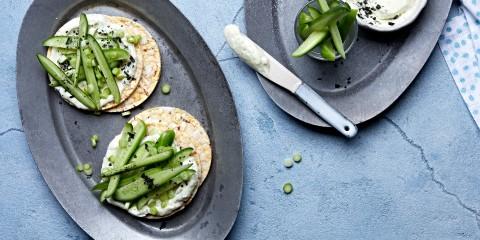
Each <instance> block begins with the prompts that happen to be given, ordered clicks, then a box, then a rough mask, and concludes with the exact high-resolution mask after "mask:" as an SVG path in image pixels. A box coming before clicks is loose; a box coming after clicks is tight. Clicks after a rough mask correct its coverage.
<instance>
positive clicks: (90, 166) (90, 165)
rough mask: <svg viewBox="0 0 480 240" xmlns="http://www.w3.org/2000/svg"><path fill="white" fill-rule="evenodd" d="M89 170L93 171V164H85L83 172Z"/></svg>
mask: <svg viewBox="0 0 480 240" xmlns="http://www.w3.org/2000/svg"><path fill="white" fill-rule="evenodd" d="M88 169H92V164H90V163H85V164H83V171H85V170H88Z"/></svg>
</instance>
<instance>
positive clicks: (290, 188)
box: [283, 183, 293, 194]
mask: <svg viewBox="0 0 480 240" xmlns="http://www.w3.org/2000/svg"><path fill="white" fill-rule="evenodd" d="M292 191H293V186H292V184H291V183H285V184H283V192H284V193H286V194H290V193H291V192H292Z"/></svg>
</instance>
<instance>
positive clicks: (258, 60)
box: [224, 24, 358, 138]
mask: <svg viewBox="0 0 480 240" xmlns="http://www.w3.org/2000/svg"><path fill="white" fill-rule="evenodd" d="M224 35H225V39H226V40H227V43H228V45H230V48H232V49H233V51H234V52H235V53H236V54H237V55H238V57H239V58H240V59H241V60H242V61H243V62H245V63H246V64H248V65H249V66H250V67H251V68H253V69H254V70H255V71H257V72H258V73H260V74H261V75H262V76H264V77H265V78H267V79H269V80H270V81H272V82H274V83H276V84H277V85H279V86H281V87H283V88H285V89H287V90H288V91H290V92H291V93H293V94H294V95H295V96H297V97H298V98H299V99H300V100H301V101H302V102H303V103H305V105H307V106H308V107H309V108H310V109H311V110H312V111H313V112H315V113H316V114H317V115H318V116H319V117H321V118H322V119H323V120H324V121H325V122H327V123H328V124H330V125H331V126H332V127H334V128H335V129H337V130H338V131H339V132H340V133H342V134H343V135H344V136H346V137H349V138H352V137H354V136H355V135H356V134H357V132H358V129H357V127H356V126H355V125H354V124H353V123H352V122H351V121H350V120H348V119H347V118H346V117H344V116H343V115H342V114H341V113H339V112H338V111H337V110H335V109H334V108H333V107H332V106H330V105H329V104H328V103H327V102H326V101H325V100H324V99H323V98H322V97H321V96H320V95H318V94H317V93H316V92H315V90H313V89H312V88H311V87H309V86H308V85H307V84H306V83H304V82H303V81H302V80H301V79H299V78H298V77H297V76H295V74H293V73H292V72H290V71H289V70H288V69H287V68H286V67H284V66H283V65H282V64H281V63H279V62H278V61H277V60H275V59H274V58H273V57H272V56H270V54H268V53H267V52H266V51H265V50H263V49H262V48H261V47H260V46H258V45H257V44H256V43H255V42H253V41H252V40H251V39H250V38H248V37H247V36H246V35H244V34H242V33H241V32H240V29H239V28H238V26H237V25H234V24H229V25H227V26H226V27H225V29H224Z"/></svg>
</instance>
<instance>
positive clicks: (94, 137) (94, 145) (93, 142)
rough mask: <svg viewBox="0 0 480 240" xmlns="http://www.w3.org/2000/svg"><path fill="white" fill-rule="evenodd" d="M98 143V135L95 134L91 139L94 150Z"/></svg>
mask: <svg viewBox="0 0 480 240" xmlns="http://www.w3.org/2000/svg"><path fill="white" fill-rule="evenodd" d="M97 142H98V135H97V134H94V135H93V136H92V137H90V143H91V144H92V147H93V148H96V147H97Z"/></svg>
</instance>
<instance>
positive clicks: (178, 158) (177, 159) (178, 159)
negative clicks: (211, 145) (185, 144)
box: [167, 147, 193, 168]
mask: <svg viewBox="0 0 480 240" xmlns="http://www.w3.org/2000/svg"><path fill="white" fill-rule="evenodd" d="M192 152H193V148H190V147H189V148H184V149H182V150H180V151H179V152H177V153H176V154H175V156H173V158H172V160H170V161H168V164H167V167H169V168H172V167H176V166H180V165H181V163H182V162H183V160H185V158H187V157H189V156H190V155H191V154H192Z"/></svg>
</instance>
